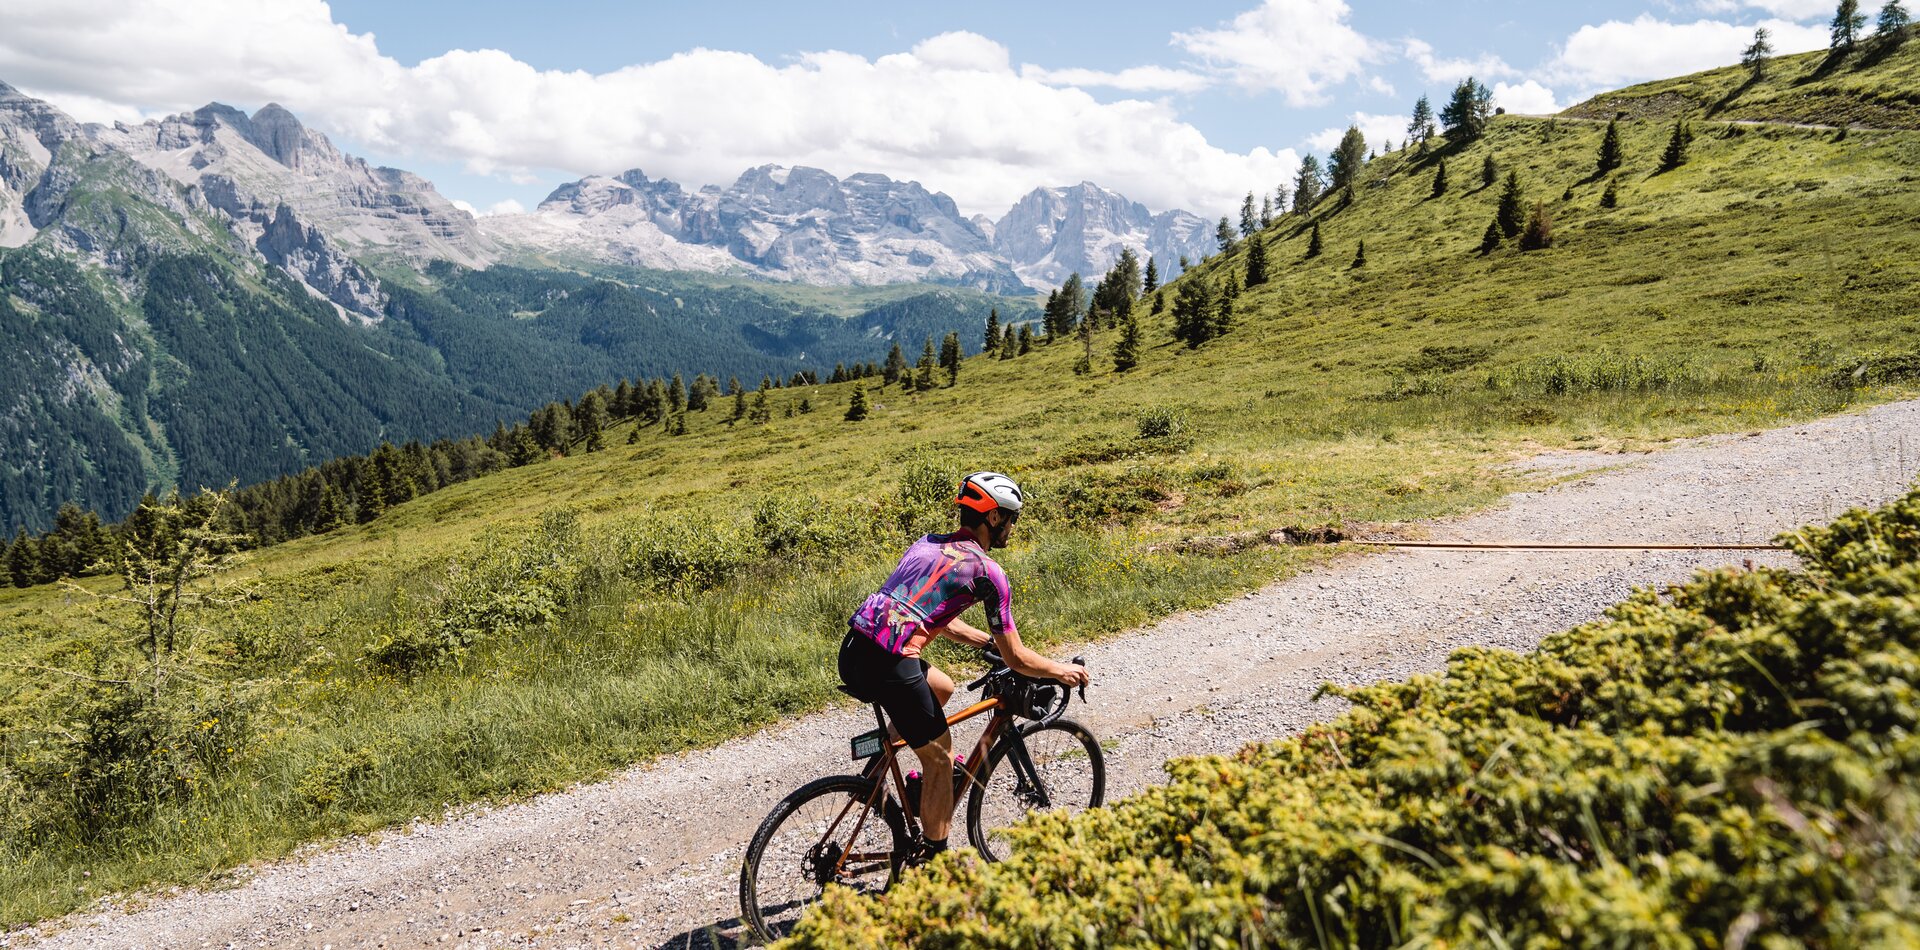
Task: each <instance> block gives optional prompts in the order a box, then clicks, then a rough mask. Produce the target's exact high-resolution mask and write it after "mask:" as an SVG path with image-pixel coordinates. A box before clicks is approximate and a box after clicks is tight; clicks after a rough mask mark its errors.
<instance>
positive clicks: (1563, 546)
mask: <svg viewBox="0 0 1920 950" xmlns="http://www.w3.org/2000/svg"><path fill="white" fill-rule="evenodd" d="M1348 543H1349V544H1354V545H1359V546H1361V547H1373V548H1441V549H1451V550H1464V551H1785V550H1787V549H1786V548H1784V547H1782V546H1780V545H1778V544H1757V543H1756V544H1705V543H1701V544H1673V543H1666V542H1649V543H1642V542H1597V541H1568V542H1555V541H1350V542H1348Z"/></svg>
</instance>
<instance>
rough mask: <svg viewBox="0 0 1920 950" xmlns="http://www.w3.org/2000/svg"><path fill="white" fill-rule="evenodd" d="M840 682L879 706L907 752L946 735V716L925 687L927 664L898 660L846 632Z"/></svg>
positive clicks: (854, 633)
mask: <svg viewBox="0 0 1920 950" xmlns="http://www.w3.org/2000/svg"><path fill="white" fill-rule="evenodd" d="M840 682H842V683H845V684H847V686H848V687H849V688H850V689H851V690H852V691H853V693H854V694H855V695H857V696H860V697H861V698H863V699H866V700H867V701H868V702H875V703H879V704H880V708H881V709H884V710H886V713H887V718H888V719H891V720H893V728H895V729H897V730H899V732H900V738H902V739H905V740H906V741H907V747H908V748H910V749H918V748H920V747H921V746H924V745H926V744H927V743H929V742H932V741H933V740H935V739H938V738H940V737H941V736H942V735H945V734H946V731H947V716H946V713H945V712H943V711H941V709H940V704H939V703H938V702H935V701H934V698H933V688H932V687H930V686H928V685H927V661H925V660H923V659H920V658H919V657H917V656H900V655H898V654H895V653H893V652H891V651H889V650H888V649H887V648H886V647H883V646H881V645H880V644H878V643H875V642H873V641H872V640H870V639H868V638H867V637H865V636H863V635H861V634H860V633H858V632H857V631H854V630H848V631H847V638H846V639H845V640H842V641H840Z"/></svg>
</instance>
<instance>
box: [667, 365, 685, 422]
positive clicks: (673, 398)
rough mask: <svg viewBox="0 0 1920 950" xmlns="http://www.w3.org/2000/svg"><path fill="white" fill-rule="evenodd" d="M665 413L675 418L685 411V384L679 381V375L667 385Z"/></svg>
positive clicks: (674, 375)
mask: <svg viewBox="0 0 1920 950" xmlns="http://www.w3.org/2000/svg"><path fill="white" fill-rule="evenodd" d="M667 411H668V412H670V413H672V414H674V415H676V416H677V415H679V414H680V413H683V412H685V411H687V384H686V383H683V382H681V381H680V374H679V373H675V374H673V382H671V383H668V384H667Z"/></svg>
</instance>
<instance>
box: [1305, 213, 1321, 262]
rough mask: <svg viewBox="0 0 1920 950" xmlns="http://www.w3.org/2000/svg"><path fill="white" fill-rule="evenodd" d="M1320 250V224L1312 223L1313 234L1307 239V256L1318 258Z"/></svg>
mask: <svg viewBox="0 0 1920 950" xmlns="http://www.w3.org/2000/svg"><path fill="white" fill-rule="evenodd" d="M1320 250H1321V244H1320V222H1318V221H1315V222H1313V233H1312V234H1311V235H1308V237H1307V256H1308V257H1319V256H1320Z"/></svg>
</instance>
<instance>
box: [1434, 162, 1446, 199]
mask: <svg viewBox="0 0 1920 950" xmlns="http://www.w3.org/2000/svg"><path fill="white" fill-rule="evenodd" d="M1446 193H1447V160H1446V159H1444V158H1443V159H1441V160H1440V162H1439V164H1438V165H1437V166H1436V167H1435V168H1434V170H1433V192H1432V197H1435V198H1438V197H1440V196H1441V195H1444V194H1446Z"/></svg>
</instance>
